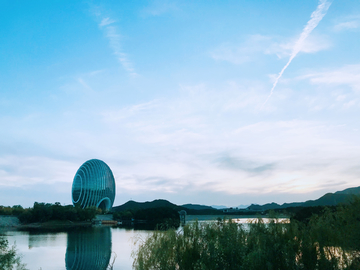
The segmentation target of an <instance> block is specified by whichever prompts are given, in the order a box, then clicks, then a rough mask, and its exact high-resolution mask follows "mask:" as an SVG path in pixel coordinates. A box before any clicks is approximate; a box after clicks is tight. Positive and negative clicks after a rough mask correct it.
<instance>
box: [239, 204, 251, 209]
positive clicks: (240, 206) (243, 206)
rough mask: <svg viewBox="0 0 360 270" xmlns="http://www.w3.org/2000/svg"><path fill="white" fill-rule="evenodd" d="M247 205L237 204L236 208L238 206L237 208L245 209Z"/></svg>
mask: <svg viewBox="0 0 360 270" xmlns="http://www.w3.org/2000/svg"><path fill="white" fill-rule="evenodd" d="M247 207H249V205H248V204H240V205H238V206H237V208H239V209H245V208H247Z"/></svg>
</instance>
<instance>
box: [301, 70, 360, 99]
mask: <svg viewBox="0 0 360 270" xmlns="http://www.w3.org/2000/svg"><path fill="white" fill-rule="evenodd" d="M301 78H307V79H309V80H310V82H311V83H313V84H328V85H334V86H337V85H348V86H349V87H350V88H351V89H352V90H353V91H355V92H359V91H360V64H358V65H346V66H344V67H341V68H338V69H334V70H328V71H323V72H314V73H309V74H307V75H305V76H302V77H301Z"/></svg>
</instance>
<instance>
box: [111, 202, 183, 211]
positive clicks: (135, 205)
mask: <svg viewBox="0 0 360 270" xmlns="http://www.w3.org/2000/svg"><path fill="white" fill-rule="evenodd" d="M158 207H169V208H173V209H179V211H180V210H182V209H183V208H182V207H179V206H177V205H176V204H173V203H171V202H169V201H167V200H154V201H151V202H135V201H128V202H126V203H124V204H122V205H119V206H114V207H113V208H112V211H114V212H120V211H126V210H131V209H133V210H134V209H136V210H137V209H148V208H158Z"/></svg>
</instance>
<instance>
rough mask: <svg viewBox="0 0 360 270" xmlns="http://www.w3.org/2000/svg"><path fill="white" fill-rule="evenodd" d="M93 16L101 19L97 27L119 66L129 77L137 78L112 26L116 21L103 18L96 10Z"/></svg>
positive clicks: (115, 28) (116, 30) (117, 33)
mask: <svg viewBox="0 0 360 270" xmlns="http://www.w3.org/2000/svg"><path fill="white" fill-rule="evenodd" d="M93 14H94V15H95V16H96V17H97V18H100V19H101V21H100V23H99V24H98V25H99V27H100V29H102V30H103V31H104V33H105V36H106V38H107V39H108V40H109V43H110V48H111V49H112V51H113V53H114V55H115V57H116V58H117V60H118V61H119V62H120V64H121V66H122V67H123V68H124V69H125V70H126V71H127V72H128V73H129V74H130V76H132V77H136V76H138V74H137V73H136V71H135V68H134V66H133V63H132V62H131V61H130V60H129V57H128V55H127V54H126V53H125V52H124V50H123V48H122V44H121V39H122V36H121V34H120V33H119V31H118V29H117V27H116V25H114V24H115V23H116V22H117V21H116V20H114V19H112V18H110V17H103V16H102V12H100V10H99V9H98V8H95V9H94V11H93Z"/></svg>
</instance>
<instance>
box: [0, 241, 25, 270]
mask: <svg viewBox="0 0 360 270" xmlns="http://www.w3.org/2000/svg"><path fill="white" fill-rule="evenodd" d="M8 245H9V243H8V241H7V240H6V239H5V238H4V237H2V236H0V270H12V269H18V270H20V269H21V270H25V265H24V264H22V263H21V260H20V257H19V256H18V255H17V254H16V249H15V246H12V247H11V248H9V246H8Z"/></svg>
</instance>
